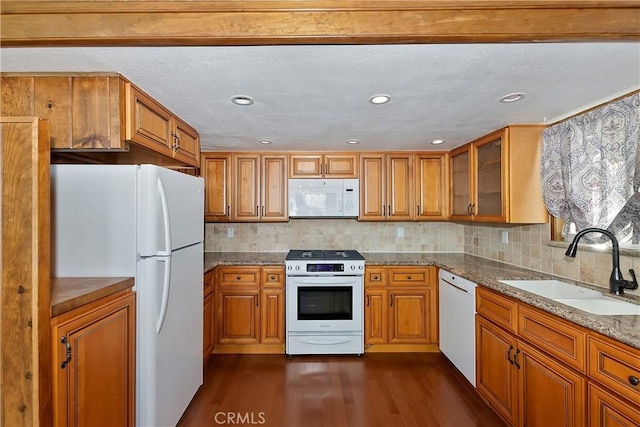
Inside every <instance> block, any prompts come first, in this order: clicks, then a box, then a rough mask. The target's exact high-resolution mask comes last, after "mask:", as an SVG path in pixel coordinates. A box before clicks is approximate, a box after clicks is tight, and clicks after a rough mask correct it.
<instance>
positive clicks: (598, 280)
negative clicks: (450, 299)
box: [464, 224, 640, 295]
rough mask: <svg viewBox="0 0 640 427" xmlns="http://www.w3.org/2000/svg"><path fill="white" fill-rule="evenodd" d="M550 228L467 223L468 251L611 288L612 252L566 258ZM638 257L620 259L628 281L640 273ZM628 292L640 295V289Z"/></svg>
mask: <svg viewBox="0 0 640 427" xmlns="http://www.w3.org/2000/svg"><path fill="white" fill-rule="evenodd" d="M549 227H550V226H549V224H536V225H523V226H509V225H504V224H499V225H498V224H481V225H479V224H467V225H464V251H465V252H466V253H469V254H473V255H478V256H481V257H483V258H489V259H493V260H496V261H503V262H506V263H508V264H515V265H519V266H522V267H525V268H530V269H532V270H537V271H542V272H544V273H549V274H553V275H556V276H560V277H566V278H569V279H574V280H579V281H581V282H585V283H591V284H594V285H598V286H602V287H607V288H608V287H609V276H610V275H611V265H612V263H611V252H595V251H588V250H584V249H578V253H577V254H576V257H575V258H569V257H566V256H564V252H565V251H566V249H567V248H566V245H565V246H564V247H558V246H550V245H549V235H550V230H549ZM504 231H506V232H507V234H508V243H502V234H503V232H504ZM638 255H639V256H630V255H621V256H620V268H621V270H622V274H623V276H624V277H625V279H627V280H629V279H631V276H630V274H629V269H630V268H633V269H634V270H635V271H636V272H638V273H640V253H639V254H638ZM625 292H627V293H630V294H635V295H640V290H639V289H636V290H635V291H625Z"/></svg>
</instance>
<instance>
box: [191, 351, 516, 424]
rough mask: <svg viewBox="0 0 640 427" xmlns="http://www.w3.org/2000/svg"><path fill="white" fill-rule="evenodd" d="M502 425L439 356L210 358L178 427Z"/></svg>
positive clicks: (398, 354) (248, 356)
mask: <svg viewBox="0 0 640 427" xmlns="http://www.w3.org/2000/svg"><path fill="white" fill-rule="evenodd" d="M218 425H225V426H233V425H257V426H274V427H275V426H277V427H313V426H322V427H339V426H344V427H364V426H367V427H368V426H372V427H376V426H380V427H390V426H393V427H395V426H421V427H422V426H429V427H431V426H434V427H436V426H451V427H467V426H469V427H471V426H486V427H494V426H504V423H503V422H502V421H501V420H500V419H499V418H498V416H496V415H495V414H494V413H493V411H492V410H491V409H490V408H489V407H488V406H487V405H486V404H485V403H484V402H483V401H482V399H480V397H479V396H478V395H477V393H476V391H475V390H474V389H473V387H472V386H471V385H470V384H469V383H468V382H467V381H466V380H465V379H464V377H463V376H462V375H461V374H460V373H459V372H458V371H457V370H456V369H455V367H453V365H452V364H451V363H450V362H449V361H448V360H447V359H446V358H445V357H444V356H443V355H442V354H440V353H367V354H365V355H364V356H360V357H359V356H294V357H287V356H284V355H213V356H211V358H210V360H209V362H208V363H207V365H206V366H205V370H204V384H203V386H202V387H201V388H200V390H199V391H198V393H197V394H196V396H195V398H194V399H193V401H192V402H191V405H190V406H189V408H188V409H187V411H186V412H185V414H184V415H183V417H182V419H181V420H180V423H179V424H178V426H179V427H204V426H218Z"/></svg>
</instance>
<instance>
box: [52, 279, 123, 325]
mask: <svg viewBox="0 0 640 427" xmlns="http://www.w3.org/2000/svg"><path fill="white" fill-rule="evenodd" d="M133 284H134V279H133V277H52V278H51V317H55V316H58V315H60V314H62V313H66V312H68V311H71V310H73V309H75V308H78V307H80V306H82V305H85V304H88V303H90V302H93V301H95V300H97V299H100V298H103V297H106V296H109V295H112V294H115V293H116V292H119V291H121V290H123V289H128V288H131V287H133Z"/></svg>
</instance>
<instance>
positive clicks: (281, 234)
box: [205, 219, 640, 295]
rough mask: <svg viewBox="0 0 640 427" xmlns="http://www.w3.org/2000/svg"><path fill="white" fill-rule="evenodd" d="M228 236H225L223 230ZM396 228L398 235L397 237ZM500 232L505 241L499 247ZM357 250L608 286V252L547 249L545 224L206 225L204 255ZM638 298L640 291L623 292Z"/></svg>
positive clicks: (623, 259) (634, 260)
mask: <svg viewBox="0 0 640 427" xmlns="http://www.w3.org/2000/svg"><path fill="white" fill-rule="evenodd" d="M230 228H232V229H233V237H227V235H228V229H230ZM399 228H401V229H402V230H401V231H402V234H403V237H398V231H399V230H398V229H399ZM503 231H506V232H507V235H508V236H507V239H508V243H502V237H503ZM307 248H312V249H356V250H358V251H361V252H466V253H469V254H473V255H477V256H480V257H483V258H488V259H493V260H496V261H502V262H505V263H508V264H514V265H519V266H522V267H525V268H530V269H532V270H537V271H541V272H544V273H549V274H553V275H556V276H560V277H566V278H569V279H574V280H579V281H582V282H586V283H592V284H595V285H599V286H603V287H608V283H609V275H610V274H611V253H608V252H602V253H600V252H592V251H586V250H580V249H579V250H578V254H577V256H576V257H575V258H568V257H565V256H564V252H565V250H566V248H564V247H556V246H550V245H549V225H548V224H540V225H524V226H520V225H517V226H511V225H505V224H457V223H452V222H358V221H356V220H353V219H296V220H291V221H289V222H287V223H271V224H268V223H233V224H223V223H208V224H206V226H205V250H206V251H208V252H286V251H288V250H290V249H307ZM620 267H621V269H622V273H623V275H624V277H625V278H626V279H630V276H629V269H630V268H633V269H635V271H637V272H638V273H639V275H640V256H629V255H621V256H620ZM627 292H628V293H632V294H635V295H640V290H635V291H627Z"/></svg>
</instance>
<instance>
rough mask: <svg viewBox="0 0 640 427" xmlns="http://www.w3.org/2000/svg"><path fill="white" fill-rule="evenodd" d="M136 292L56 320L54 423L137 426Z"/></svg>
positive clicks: (54, 343)
mask: <svg viewBox="0 0 640 427" xmlns="http://www.w3.org/2000/svg"><path fill="white" fill-rule="evenodd" d="M135 322H136V320H135V294H134V293H132V292H131V291H130V290H126V291H121V292H118V293H116V294H113V295H111V296H108V297H104V298H102V299H100V300H97V301H94V302H92V303H89V304H87V305H84V306H81V307H79V308H77V309H74V310H72V311H69V312H67V313H64V314H61V315H59V316H56V317H54V318H53V319H52V320H51V324H52V340H53V343H52V348H53V354H52V369H53V412H54V414H53V418H54V419H53V425H54V426H99V425H104V426H131V427H133V426H134V424H135Z"/></svg>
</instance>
